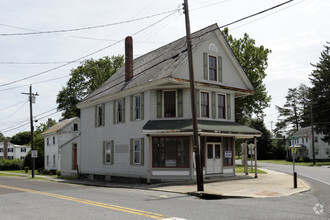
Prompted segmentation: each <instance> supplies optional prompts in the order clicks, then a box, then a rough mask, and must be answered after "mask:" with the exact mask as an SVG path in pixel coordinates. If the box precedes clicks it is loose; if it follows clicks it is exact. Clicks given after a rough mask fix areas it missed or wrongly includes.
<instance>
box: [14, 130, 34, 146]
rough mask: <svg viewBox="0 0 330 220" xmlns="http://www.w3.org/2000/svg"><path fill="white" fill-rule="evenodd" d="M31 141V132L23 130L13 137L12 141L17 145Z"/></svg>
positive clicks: (27, 143)
mask: <svg viewBox="0 0 330 220" xmlns="http://www.w3.org/2000/svg"><path fill="white" fill-rule="evenodd" d="M30 142H31V132H30V131H23V132H19V133H17V134H15V135H14V136H12V137H11V139H10V143H13V144H17V145H29V144H30Z"/></svg>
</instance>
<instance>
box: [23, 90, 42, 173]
mask: <svg viewBox="0 0 330 220" xmlns="http://www.w3.org/2000/svg"><path fill="white" fill-rule="evenodd" d="M22 94H24V95H28V96H29V102H30V128H31V159H32V178H34V170H35V157H33V156H32V152H33V150H34V148H33V130H34V129H33V114H32V103H33V102H34V101H35V97H36V96H38V93H35V94H34V93H32V85H30V92H29V93H25V92H22Z"/></svg>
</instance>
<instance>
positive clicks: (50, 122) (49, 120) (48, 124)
mask: <svg viewBox="0 0 330 220" xmlns="http://www.w3.org/2000/svg"><path fill="white" fill-rule="evenodd" d="M52 121H53V120H52V119H51V118H48V121H47V128H48V129H49V128H51V127H52Z"/></svg>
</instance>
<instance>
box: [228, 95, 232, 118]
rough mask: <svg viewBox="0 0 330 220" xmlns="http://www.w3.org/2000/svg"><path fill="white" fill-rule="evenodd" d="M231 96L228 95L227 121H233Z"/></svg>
mask: <svg viewBox="0 0 330 220" xmlns="http://www.w3.org/2000/svg"><path fill="white" fill-rule="evenodd" d="M230 101H231V100H230V94H227V120H231V103H230Z"/></svg>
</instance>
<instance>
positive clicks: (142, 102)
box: [141, 92, 144, 120]
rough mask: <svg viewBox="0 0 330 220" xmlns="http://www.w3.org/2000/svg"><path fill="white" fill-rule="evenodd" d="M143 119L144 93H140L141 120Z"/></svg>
mask: <svg viewBox="0 0 330 220" xmlns="http://www.w3.org/2000/svg"><path fill="white" fill-rule="evenodd" d="M143 119H144V93H143V92H142V93H141V120H143Z"/></svg>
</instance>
